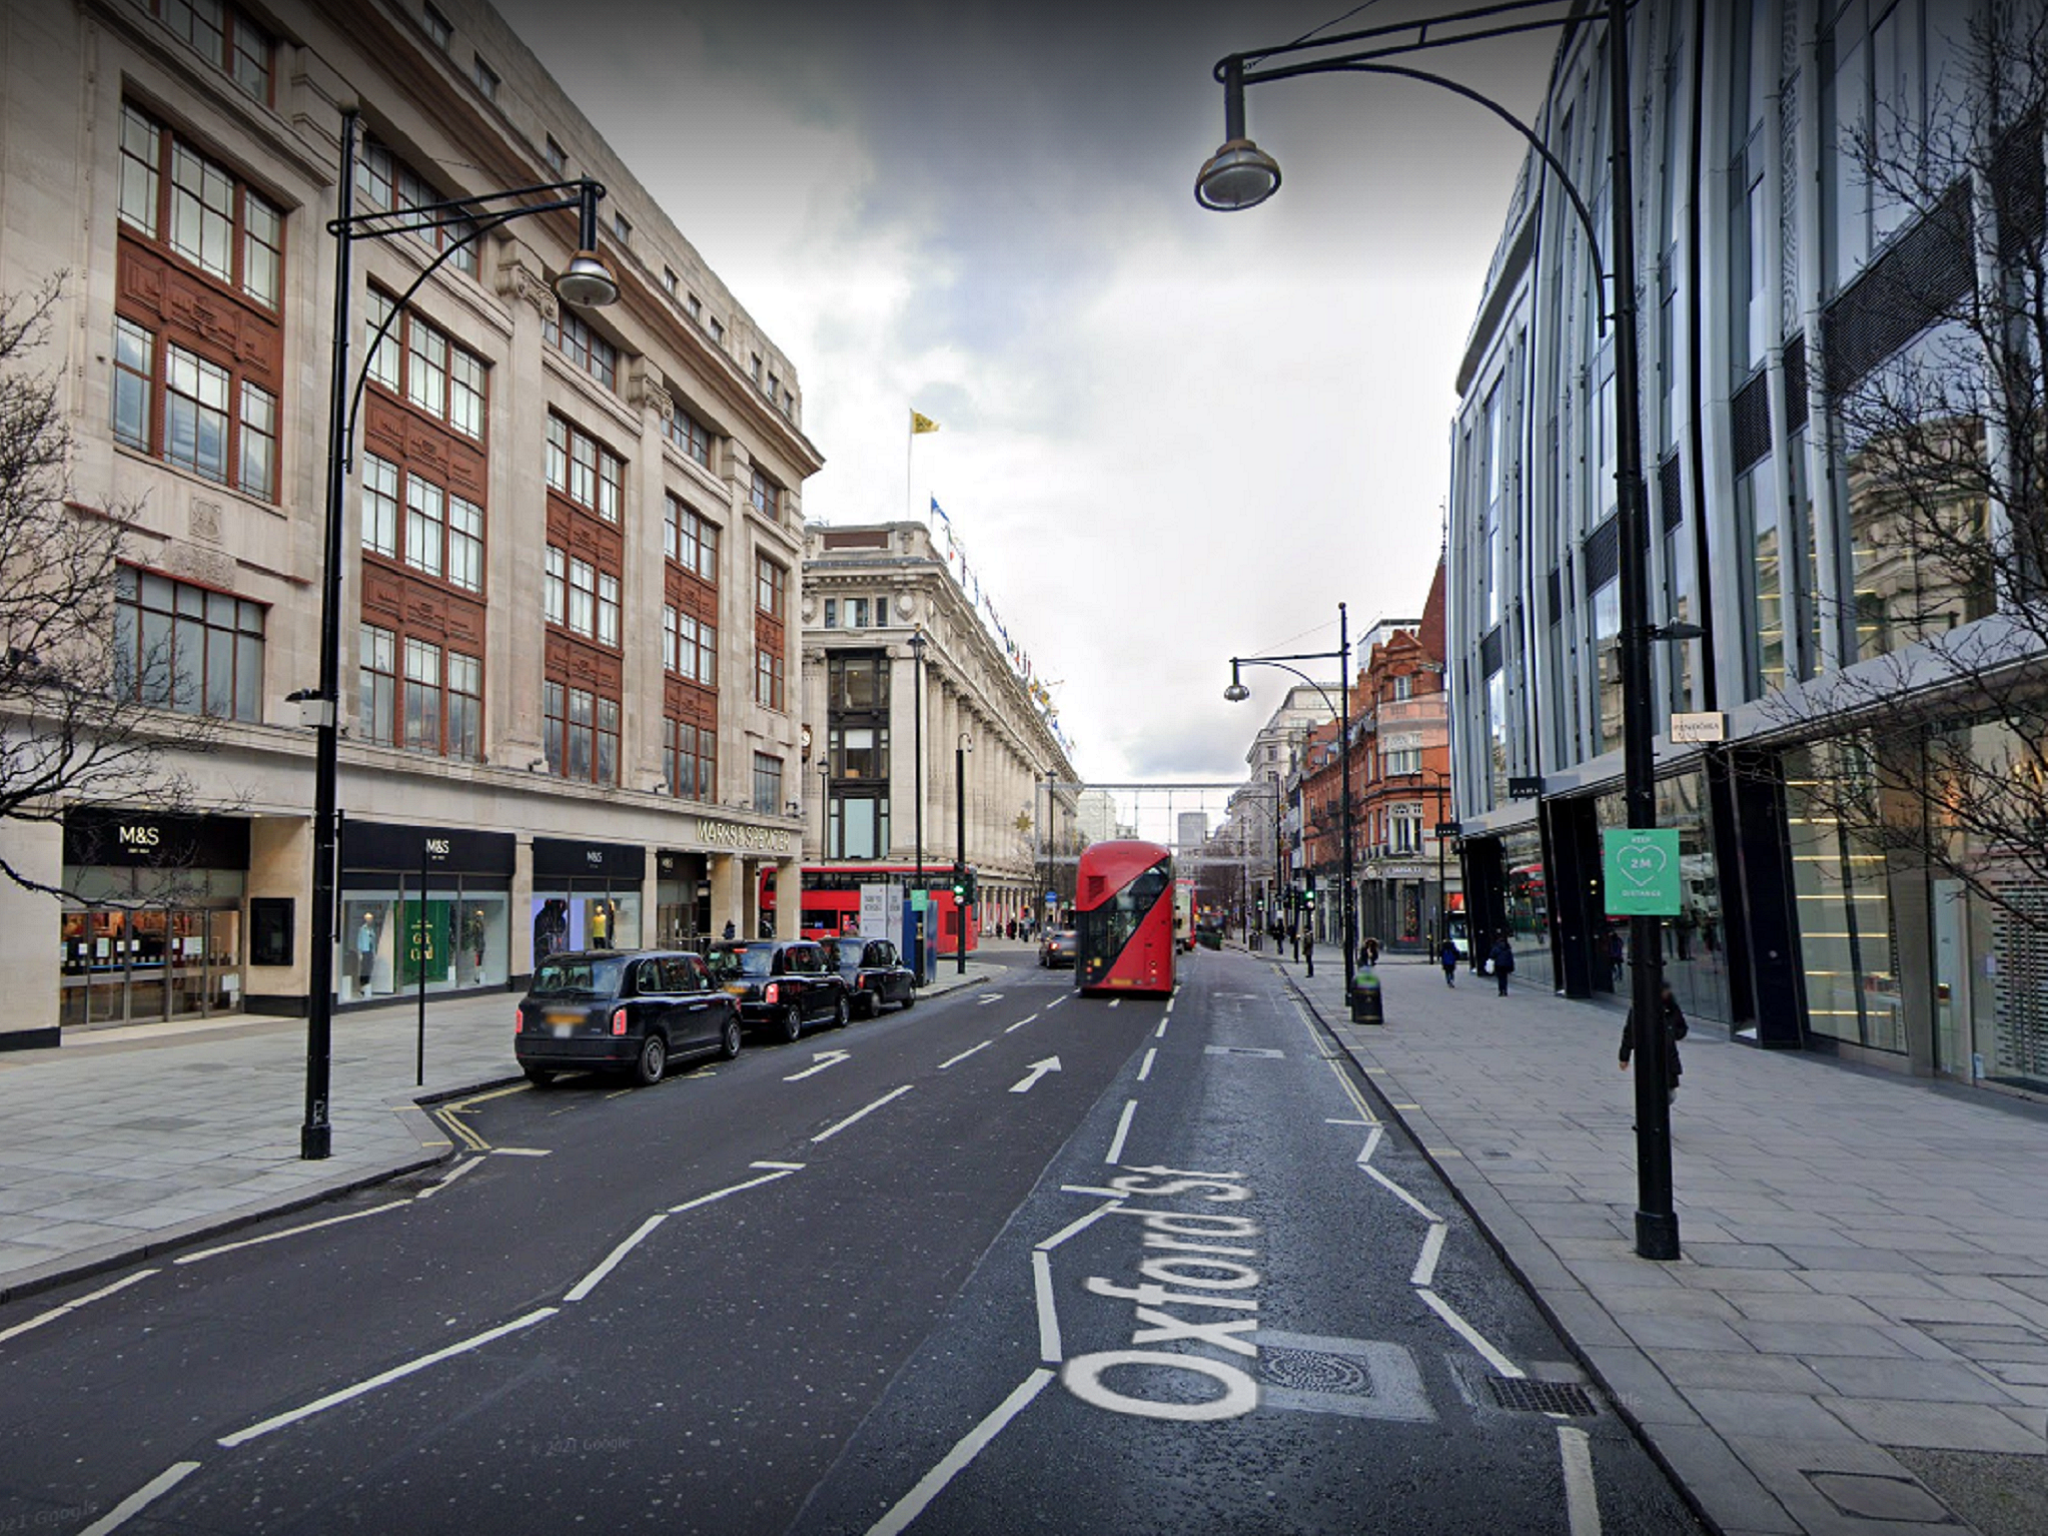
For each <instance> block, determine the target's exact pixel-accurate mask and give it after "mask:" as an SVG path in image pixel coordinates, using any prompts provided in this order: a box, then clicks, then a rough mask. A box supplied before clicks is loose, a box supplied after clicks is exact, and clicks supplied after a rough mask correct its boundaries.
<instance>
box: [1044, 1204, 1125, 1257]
mask: <svg viewBox="0 0 2048 1536" xmlns="http://www.w3.org/2000/svg"><path fill="white" fill-rule="evenodd" d="M1104 1193H1105V1194H1111V1195H1114V1194H1115V1191H1113V1190H1105V1191H1104ZM1123 1208H1124V1202H1123V1197H1122V1196H1120V1195H1118V1196H1116V1198H1114V1199H1111V1200H1109V1201H1107V1202H1105V1203H1104V1204H1102V1205H1098V1206H1097V1207H1095V1209H1094V1210H1092V1211H1090V1212H1089V1213H1088V1214H1087V1215H1086V1216H1076V1217H1075V1218H1074V1219H1073V1220H1072V1221H1070V1222H1068V1223H1067V1224H1066V1225H1065V1226H1064V1227H1061V1228H1060V1229H1059V1231H1057V1232H1055V1233H1053V1235H1052V1236H1051V1237H1048V1238H1047V1239H1046V1240H1045V1241H1044V1242H1042V1243H1040V1244H1039V1245H1038V1246H1039V1247H1040V1248H1042V1249H1044V1250H1045V1251H1046V1252H1047V1253H1050V1252H1052V1250H1053V1249H1055V1248H1057V1247H1059V1245H1060V1244H1061V1243H1064V1242H1065V1241H1066V1240H1067V1239H1068V1238H1070V1237H1072V1236H1074V1235H1075V1234H1076V1233H1077V1232H1082V1231H1085V1230H1087V1229H1088V1228H1089V1227H1091V1226H1093V1225H1094V1224H1095V1223H1096V1222H1098V1221H1100V1220H1102V1218H1103V1217H1105V1216H1107V1215H1108V1214H1109V1213H1110V1212H1111V1211H1120V1210H1122V1209H1123Z"/></svg>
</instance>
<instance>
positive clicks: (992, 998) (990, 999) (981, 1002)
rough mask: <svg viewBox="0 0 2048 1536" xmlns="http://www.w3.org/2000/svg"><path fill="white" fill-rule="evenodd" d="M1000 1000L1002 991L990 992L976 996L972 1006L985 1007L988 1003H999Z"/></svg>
mask: <svg viewBox="0 0 2048 1536" xmlns="http://www.w3.org/2000/svg"><path fill="white" fill-rule="evenodd" d="M1002 1000H1003V994H1002V993H1000V992H991V993H989V994H988V995H987V996H985V997H978V998H976V999H975V1000H974V1006H975V1007H977V1008H986V1007H987V1006H988V1005H989V1004H990V1003H1000V1002H1001V1001H1002Z"/></svg>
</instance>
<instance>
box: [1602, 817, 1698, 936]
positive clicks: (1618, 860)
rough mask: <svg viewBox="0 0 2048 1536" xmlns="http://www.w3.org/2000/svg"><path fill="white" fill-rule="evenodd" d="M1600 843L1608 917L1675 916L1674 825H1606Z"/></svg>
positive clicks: (1676, 874) (1676, 867)
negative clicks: (1639, 827) (1632, 827)
mask: <svg viewBox="0 0 2048 1536" xmlns="http://www.w3.org/2000/svg"><path fill="white" fill-rule="evenodd" d="M1600 846H1601V851H1602V854H1603V857H1602V859H1601V865H1602V869H1603V872H1604V874H1605V876H1606V878H1605V879H1604V880H1603V882H1602V884H1603V886H1604V887H1605V892H1606V897H1607V915H1608V916H1609V917H1676V916H1678V913H1679V907H1680V903H1679V899H1678V898H1679V886H1678V829H1677V828H1676V827H1654V828H1649V829H1647V830H1633V829H1628V828H1622V827H1608V828H1605V829H1604V830H1602V832H1601V834H1600Z"/></svg>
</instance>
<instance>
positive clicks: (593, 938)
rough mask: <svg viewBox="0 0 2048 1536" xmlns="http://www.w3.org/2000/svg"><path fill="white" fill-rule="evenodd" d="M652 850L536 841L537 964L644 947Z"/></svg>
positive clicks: (533, 914)
mask: <svg viewBox="0 0 2048 1536" xmlns="http://www.w3.org/2000/svg"><path fill="white" fill-rule="evenodd" d="M646 872H647V851H646V850H645V849H644V848H639V847H635V846H632V845H630V844H622V843H579V842H574V841H572V840H569V839H566V838H553V837H536V838H535V839H534V840H533V902H532V906H531V909H530V914H529V915H530V920H531V922H532V924H533V963H534V965H536V966H538V965H539V964H540V963H541V962H542V961H543V960H545V959H547V957H548V956H549V955H554V954H560V953H562V952H563V951H565V950H579V949H637V948H639V947H640V943H641V938H640V921H641V890H642V882H643V880H644V879H645V877H646Z"/></svg>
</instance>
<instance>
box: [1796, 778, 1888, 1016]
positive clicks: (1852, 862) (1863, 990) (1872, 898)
mask: <svg viewBox="0 0 2048 1536" xmlns="http://www.w3.org/2000/svg"><path fill="white" fill-rule="evenodd" d="M1822 776H1825V777H1826V778H1828V779H1829V780H1832V781H1834V782H1836V783H1838V784H1839V783H1842V782H1848V783H1852V784H1853V783H1855V782H1856V781H1857V780H1859V779H1860V780H1862V781H1864V782H1866V783H1868V784H1869V786H1870V795H1869V798H1870V801H1871V803H1873V804H1874V803H1875V801H1876V781H1875V775H1874V773H1873V771H1872V769H1871V767H1870V765H1869V764H1868V762H1867V761H1866V760H1865V759H1864V758H1863V756H1862V753H1861V749H1859V748H1858V747H1857V746H1855V745H1854V744H1852V743H1848V742H1835V743H1827V744H1824V745H1821V746H1817V747H1813V748H1807V749H1802V750H1800V751H1797V752H1791V753H1788V754H1786V757H1785V800H1786V841H1787V842H1788V844H1789V845H1790V848H1791V854H1792V888H1793V893H1794V896H1795V898H1796V899H1797V901H1798V910H1799V945H1800V954H1801V958H1802V959H1803V960H1804V962H1805V971H1806V1017H1807V1028H1808V1029H1810V1030H1811V1031H1812V1032H1813V1033H1814V1034H1816V1035H1825V1036H1827V1037H1829V1038H1830V1039H1835V1040H1841V1041H1845V1042H1847V1043H1849V1044H1852V1045H1861V1046H1867V1047H1869V1048H1870V1049H1872V1050H1878V1051H1903V1050H1905V1048H1906V1032H1905V1023H1904V1017H1903V1014H1902V1012H1901V1006H1902V1004H1901V997H1900V992H1899V968H1898V961H1897V955H1898V935H1897V933H1896V931H1895V930H1894V928H1893V924H1892V904H1891V891H1890V882H1889V880H1888V877H1887V874H1886V868H1885V855H1884V852H1883V850H1882V849H1881V848H1879V847H1878V846H1877V845H1876V844H1875V843H1873V842H1872V841H1871V840H1870V839H1868V838H1867V837H1865V836H1863V835H1862V834H1861V833H1859V832H1858V831H1857V829H1856V828H1854V827H1851V826H1847V825H1845V824H1844V823H1843V822H1842V821H1841V820H1840V819H1839V818H1837V817H1834V816H1831V815H1829V814H1828V813H1827V809H1826V806H1827V804H1829V803H1830V802H1834V801H1836V800H1837V799H1838V797H1839V796H1840V794H1841V790H1840V789H1839V788H1831V789H1829V790H1828V791H1826V793H1824V794H1819V795H1816V794H1815V793H1814V792H1813V791H1814V787H1815V785H1817V784H1818V783H1819V782H1820V780H1821V777H1822Z"/></svg>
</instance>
